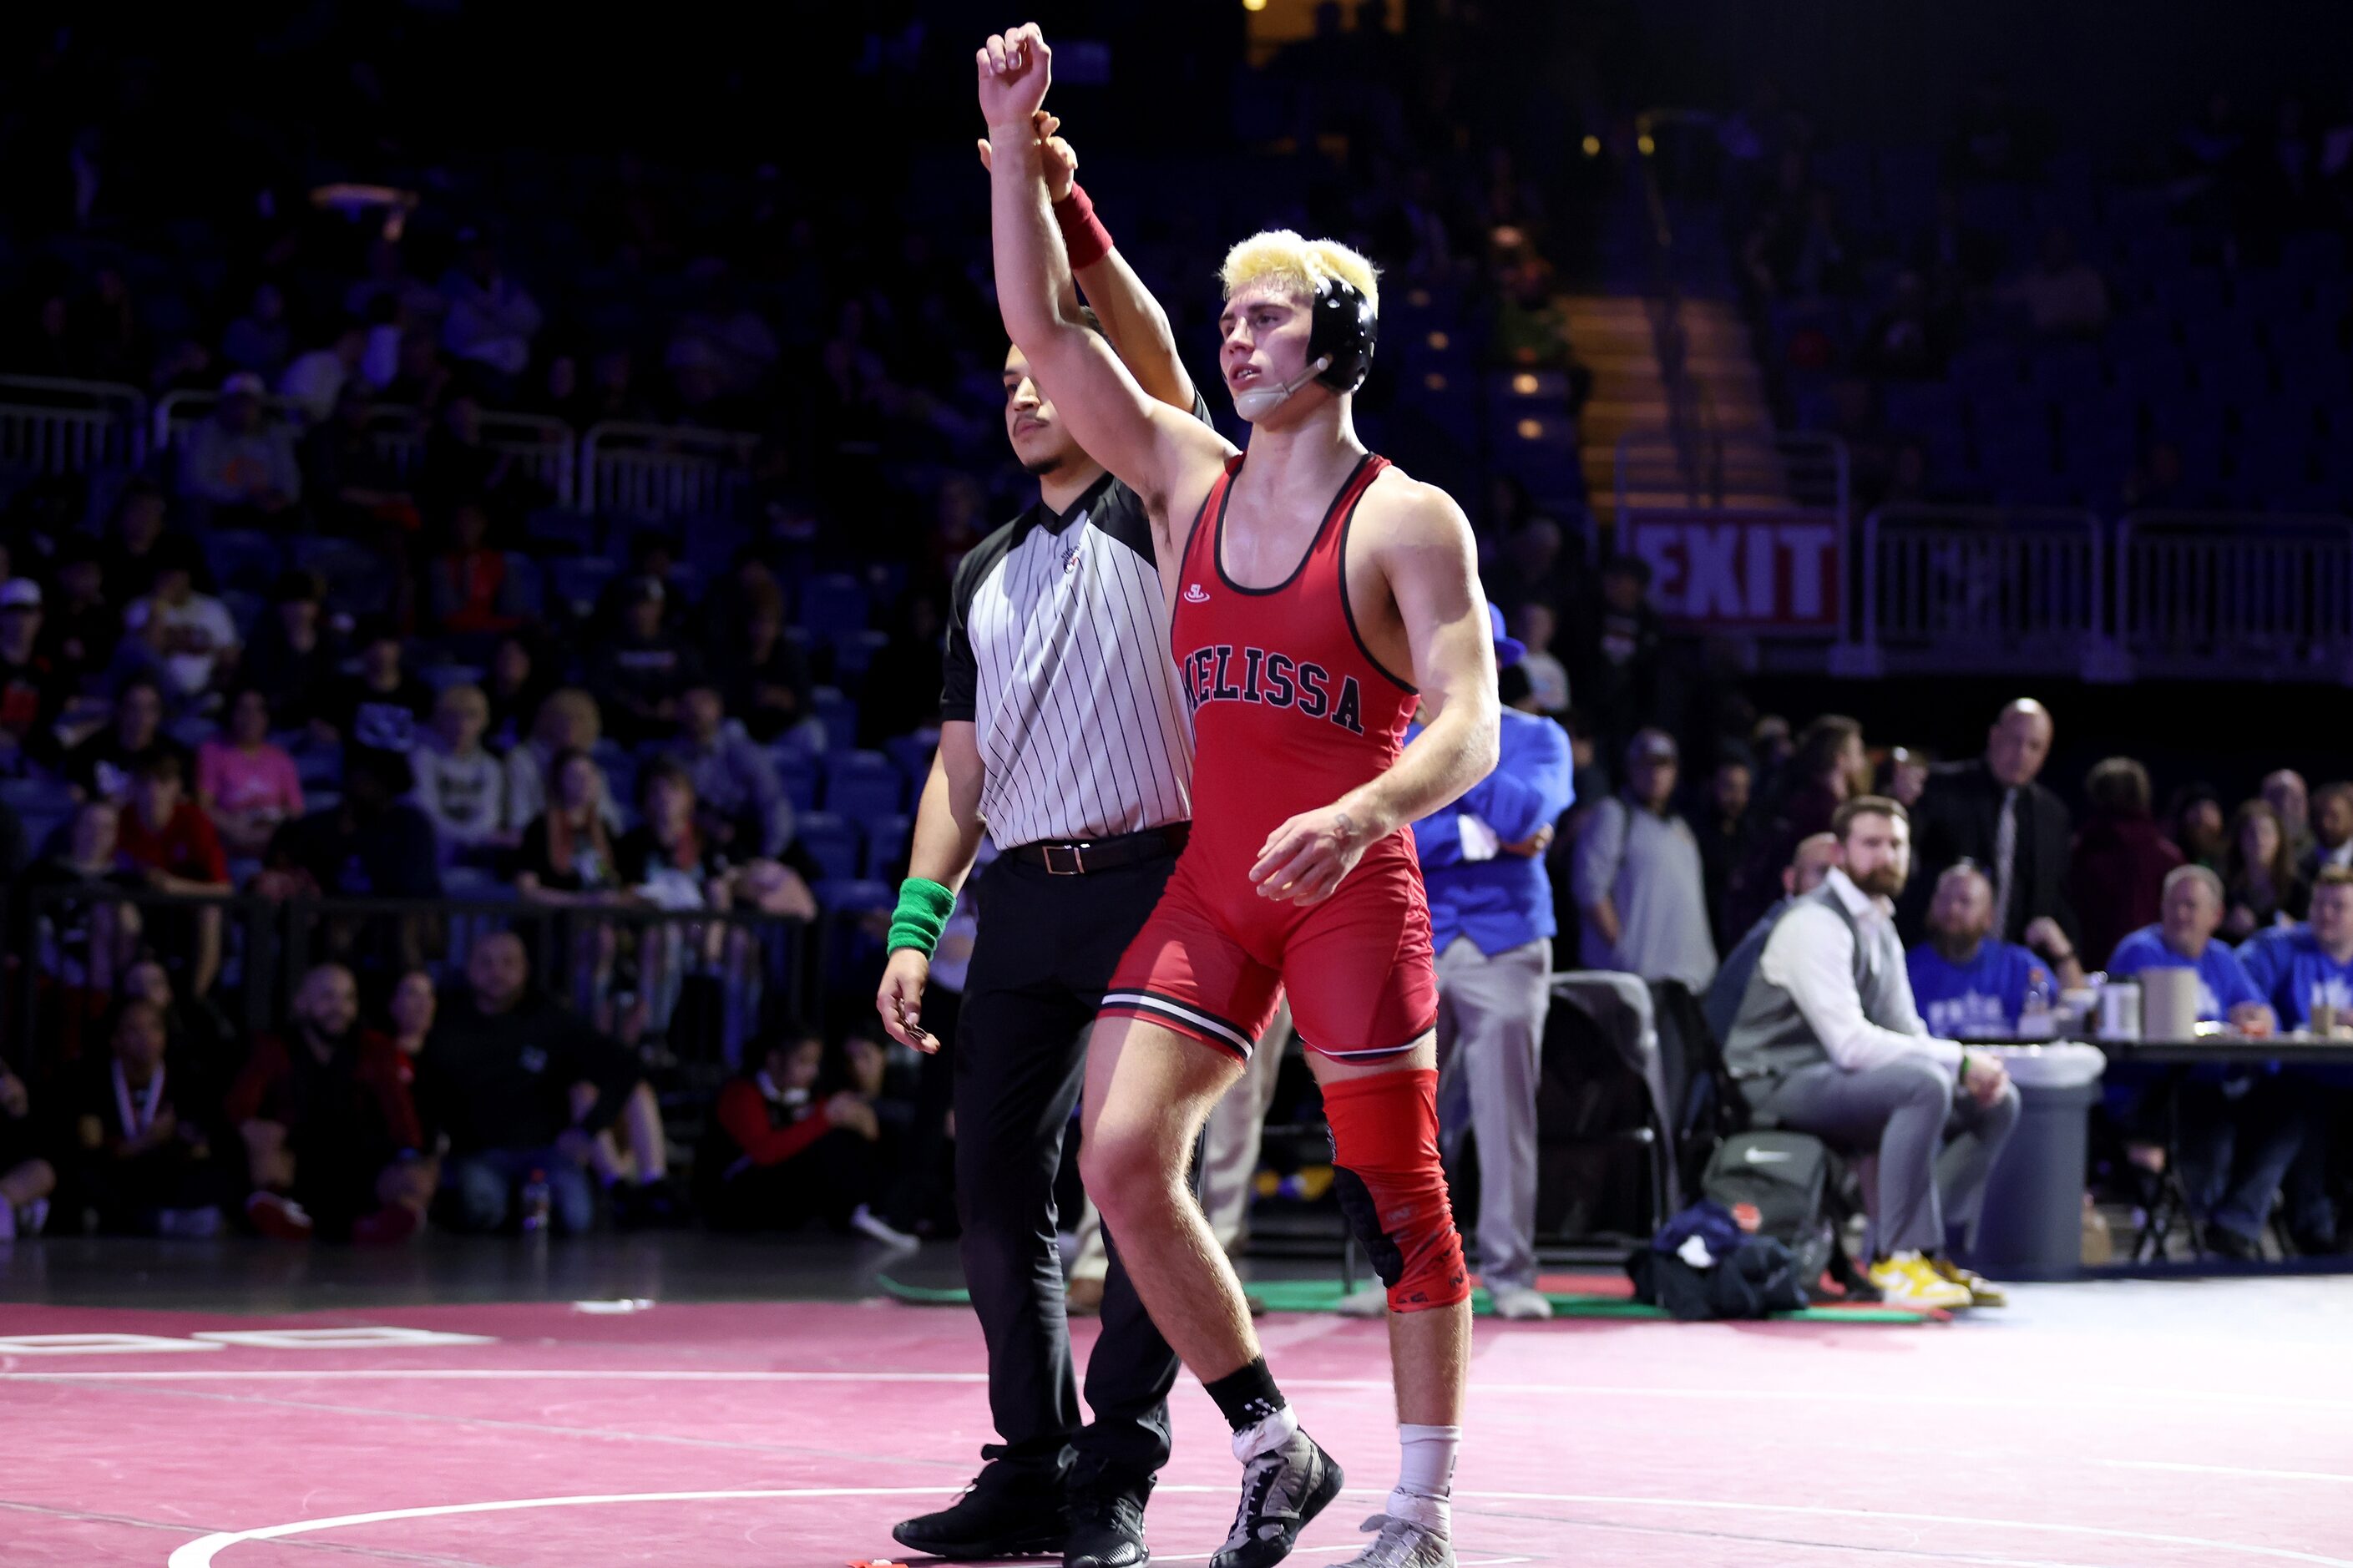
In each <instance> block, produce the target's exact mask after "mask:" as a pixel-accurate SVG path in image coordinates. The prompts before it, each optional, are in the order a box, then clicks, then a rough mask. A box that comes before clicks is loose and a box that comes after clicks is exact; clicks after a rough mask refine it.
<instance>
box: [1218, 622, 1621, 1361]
mask: <svg viewBox="0 0 2353 1568" xmlns="http://www.w3.org/2000/svg"><path fill="white" fill-rule="evenodd" d="M1488 617H1489V620H1490V622H1491V623H1492V624H1491V630H1492V632H1493V640H1494V645H1495V663H1496V665H1497V666H1498V667H1499V668H1510V667H1511V666H1512V665H1514V664H1516V663H1518V662H1519V658H1520V654H1521V647H1520V644H1519V642H1518V641H1517V640H1516V639H1514V638H1512V637H1506V636H1504V613H1503V611H1501V610H1499V609H1497V608H1495V607H1494V606H1493V605H1489V606H1488ZM1500 742H1501V745H1500V749H1501V752H1502V756H1501V758H1500V760H1499V761H1497V763H1495V771H1494V772H1493V773H1489V774H1488V775H1487V776H1486V777H1485V778H1483V779H1482V780H1480V781H1479V783H1478V784H1474V785H1473V786H1472V789H1471V791H1470V793H1469V794H1467V795H1464V796H1463V797H1462V798H1461V800H1458V801H1455V802H1453V803H1452V804H1451V805H1444V806H1441V807H1440V808H1439V809H1438V810H1436V811H1433V812H1431V813H1430V815H1429V816H1425V817H1423V818H1421V820H1419V822H1416V823H1415V824H1414V825H1413V838H1414V847H1415V849H1416V850H1417V851H1418V852H1419V856H1420V858H1421V875H1422V880H1423V882H1424V883H1425V884H1427V886H1428V888H1429V897H1430V945H1431V946H1432V947H1434V948H1436V949H1437V950H1438V1047H1439V1058H1440V1061H1441V1062H1442V1063H1443V1064H1444V1066H1443V1068H1441V1071H1440V1078H1439V1090H1438V1103H1439V1129H1440V1131H1439V1144H1440V1148H1442V1149H1444V1150H1445V1152H1446V1156H1447V1159H1448V1162H1449V1163H1453V1162H1454V1161H1456V1160H1459V1159H1460V1158H1461V1152H1462V1143H1463V1140H1464V1137H1465V1135H1466V1134H1468V1133H1469V1132H1471V1131H1473V1130H1474V1129H1475V1130H1476V1131H1477V1132H1478V1134H1479V1194H1480V1195H1479V1273H1480V1277H1481V1279H1482V1280H1484V1282H1485V1284H1486V1286H1487V1291H1488V1294H1489V1295H1491V1296H1493V1298H1494V1300H1495V1311H1496V1313H1497V1314H1498V1315H1499V1316H1501V1317H1505V1318H1515V1319H1541V1318H1549V1317H1551V1316H1552V1303H1551V1302H1550V1301H1548V1300H1546V1298H1545V1294H1544V1292H1543V1291H1541V1290H1539V1289H1536V1083H1537V1079H1539V1078H1540V1077H1541V1076H1542V1068H1543V1056H1544V1032H1545V1017H1546V1015H1547V1014H1548V1013H1549V1012H1550V1011H1551V1009H1552V938H1553V932H1554V930H1555V927H1554V923H1553V912H1552V881H1551V879H1550V878H1549V877H1547V876H1546V873H1545V851H1546V849H1548V848H1550V847H1551V846H1552V838H1553V824H1554V823H1556V822H1557V821H1558V820H1559V819H1560V815H1561V813H1563V812H1565V811H1567V809H1568V807H1569V803H1570V802H1571V801H1572V800H1573V799H1574V798H1575V792H1574V791H1573V789H1572V788H1571V787H1570V784H1569V763H1568V731H1566V730H1563V729H1562V728H1561V727H1560V726H1559V725H1558V724H1556V723H1555V722H1553V721H1551V720H1550V719H1546V718H1541V717H1539V716H1537V715H1535V714H1533V713H1521V712H1517V711H1515V710H1512V709H1509V708H1506V709H1504V710H1503V730H1502V733H1501V737H1500ZM1253 1070H1255V1068H1253ZM1368 1294H1370V1293H1369V1292H1368ZM1350 1300H1352V1301H1353V1300H1355V1298H1353V1297H1352V1298H1351V1299H1350ZM1372 1300H1373V1301H1374V1302H1376V1303H1377V1302H1378V1301H1379V1300H1380V1298H1379V1297H1378V1296H1377V1295H1373V1296H1372Z"/></svg>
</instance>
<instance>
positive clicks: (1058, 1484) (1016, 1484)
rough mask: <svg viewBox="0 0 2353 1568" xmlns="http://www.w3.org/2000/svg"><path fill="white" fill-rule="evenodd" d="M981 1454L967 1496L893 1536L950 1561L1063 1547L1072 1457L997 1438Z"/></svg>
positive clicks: (906, 1523)
mask: <svg viewBox="0 0 2353 1568" xmlns="http://www.w3.org/2000/svg"><path fill="white" fill-rule="evenodd" d="M980 1457H981V1458H984V1459H986V1460H987V1461H988V1462H987V1464H985V1465H983V1466H982V1467H981V1469H980V1474H978V1475H976V1476H975V1477H973V1478H972V1484H971V1485H970V1486H968V1487H966V1488H965V1491H964V1496H962V1497H960V1498H958V1499H956V1500H955V1501H954V1502H952V1503H950V1504H949V1505H948V1506H947V1507H945V1508H944V1509H942V1510H939V1512H937V1513H926V1514H919V1515H917V1516H916V1517H915V1518H913V1519H910V1520H906V1521H902V1522H901V1523H900V1524H898V1525H896V1526H894V1527H893V1528H892V1531H891V1539H892V1540H893V1541H896V1542H898V1543H899V1544H900V1545H902V1546H905V1547H910V1548H912V1549H913V1550H914V1551H917V1552H930V1553H931V1554H932V1555H933V1556H934V1557H944V1558H947V1559H948V1560H949V1561H951V1562H967V1563H968V1562H985V1561H987V1560H989V1559H992V1558H997V1557H1041V1556H1046V1555H1049V1554H1050V1553H1053V1552H1060V1551H1061V1550H1062V1542H1063V1540H1064V1538H1065V1537H1066V1535H1067V1534H1068V1528H1067V1526H1066V1525H1065V1523H1064V1521H1063V1515H1062V1510H1063V1495H1062V1494H1063V1479H1064V1477H1065V1475H1066V1473H1067V1470H1068V1464H1067V1461H1064V1462H1060V1463H1039V1462H1038V1461H1034V1460H1032V1461H1029V1462H1023V1461H1021V1460H1018V1459H1014V1458H1009V1457H1008V1455H1007V1454H1006V1451H1005V1450H1004V1449H1003V1448H1002V1447H998V1446H997V1445H996V1444H993V1443H992V1444H990V1445H988V1446H987V1447H984V1448H982V1449H981V1451H980ZM1137 1561H1139V1562H1140V1561H1142V1559H1140V1558H1139V1559H1138V1560H1137Z"/></svg>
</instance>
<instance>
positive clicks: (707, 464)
mask: <svg viewBox="0 0 2353 1568" xmlns="http://www.w3.org/2000/svg"><path fill="white" fill-rule="evenodd" d="M757 439H758V438H757V437H753V436H747V435H743V434H740V433H737V432H733V431H726V430H702V429H697V428H694V427H691V426H670V425H633V424H628V423H623V422H618V421H608V422H607V423H605V424H601V425H595V426H590V427H589V429H588V433H587V434H586V435H585V436H583V437H581V438H580V479H579V484H578V487H577V489H576V490H575V494H576V495H577V496H578V498H579V502H580V504H581V505H582V506H583V507H585V508H586V509H587V510H592V511H615V512H624V513H628V514H631V515H634V516H638V517H680V516H691V515H692V514H694V513H697V512H712V511H724V510H727V509H728V508H729V507H730V506H731V505H732V504H733V501H734V499H735V497H736V495H737V493H738V492H739V491H740V490H741V489H743V487H744V482H745V480H746V478H747V465H748V460H749V458H750V457H751V451H752V447H753V446H754V443H755V442H756V440H757Z"/></svg>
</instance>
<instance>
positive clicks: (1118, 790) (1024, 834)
mask: <svg viewBox="0 0 2353 1568" xmlns="http://www.w3.org/2000/svg"><path fill="white" fill-rule="evenodd" d="M947 642H948V646H947V662H946V689H945V690H944V693H943V695H942V697H941V701H940V712H941V717H943V718H944V719H947V720H969V721H971V722H972V724H973V725H974V727H975V733H976V740H977V741H978V742H979V746H980V756H981V761H982V763H984V764H986V766H987V782H986V783H985V784H983V785H982V787H981V795H980V814H981V816H983V817H984V818H985V819H987V824H988V836H989V837H990V838H991V839H992V840H993V841H994V842H995V843H996V845H997V847H998V848H1000V849H1008V848H1011V847H1014V846H1016V845H1020V844H1035V843H1038V842H1039V841H1040V840H1055V839H1071V840H1080V841H1084V840H1089V839H1096V838H1107V837H1113V836H1115V835H1117V834H1122V833H1134V832H1137V831H1139V830H1141V829H1143V828H1146V827H1158V826H1165V825H1166V824H1168V823H1172V822H1184V821H1187V820H1189V819H1190V818H1191V816H1192V814H1193V805H1192V779H1193V730H1192V724H1191V721H1190V720H1189V719H1188V718H1187V715H1186V711H1185V705H1184V702H1183V701H1182V700H1181V699H1180V698H1179V696H1178V693H1177V687H1176V664H1175V662H1174V661H1173V659H1172V658H1171V657H1170V654H1169V651H1168V605H1167V601H1166V598H1165V597H1164V596H1163V595H1162V592H1161V586H1160V573H1159V569H1158V567H1157V566H1155V564H1154V561H1153V549H1152V522H1151V520H1150V519H1149V518H1148V517H1147V516H1145V510H1144V503H1143V501H1142V500H1140V499H1138V497H1137V496H1136V493H1135V492H1134V490H1132V489H1128V488H1127V487H1126V486H1125V485H1124V484H1122V483H1120V482H1119V481H1118V480H1117V479H1112V478H1110V477H1109V476H1105V477H1104V478H1103V479H1102V480H1100V481H1098V482H1097V483H1096V484H1095V485H1094V487H1093V488H1092V489H1089V490H1088V491H1087V492H1086V493H1085V494H1084V495H1082V496H1081V497H1080V498H1079V499H1078V500H1077V501H1076V502H1074V503H1073V504H1072V505H1071V510H1069V511H1068V512H1065V513H1060V514H1057V513H1055V512H1054V511H1052V510H1050V509H1049V508H1048V507H1047V505H1046V503H1045V502H1044V501H1043V500H1040V501H1039V502H1038V503H1037V504H1036V505H1034V506H1032V507H1031V508H1030V509H1029V510H1028V511H1025V512H1023V513H1022V514H1021V515H1020V516H1019V517H1018V518H1016V519H1014V520H1013V521H1011V522H1009V523H1008V524H1006V525H1005V526H1004V527H1003V528H1000V529H998V530H997V531H996V532H994V533H992V534H990V535H989V536H988V537H987V539H984V540H983V541H981V542H980V543H979V545H978V546H977V547H976V548H975V549H974V551H973V552H972V553H971V554H970V555H967V556H965V559H964V562H963V564H961V565H960V566H958V567H957V568H956V575H955V594H954V595H953V598H952V603H951V605H950V609H949V615H948V639H947Z"/></svg>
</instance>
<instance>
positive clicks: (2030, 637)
mask: <svg viewBox="0 0 2353 1568" xmlns="http://www.w3.org/2000/svg"><path fill="white" fill-rule="evenodd" d="M2102 553H2103V552H2102V545H2101V538H2100V520H2099V519H2098V518H2097V517H2094V515H2093V514H2092V513H2090V512H2088V511H2082V510H2067V509H2060V508H2053V509H2050V510H1998V509H1993V508H1982V509H1980V508H1968V507H1905V506H1898V507H1882V508H1880V509H1879V510H1876V511H1873V513H1872V514H1871V515H1870V516H1869V517H1867V518H1865V519H1864V520H1863V524H1862V584H1863V593H1862V647H1864V648H1865V649H1867V650H1869V651H1870V656H1871V657H1872V658H1873V659H1874V660H1876V661H1878V662H1877V666H1876V668H1936V669H1952V668H1963V667H1967V668H1977V669H1986V670H1994V669H2000V670H2005V671H2007V670H2017V671H2019V672H2021V673H2070V674H2072V673H2073V672H2074V671H2075V670H2076V669H2077V668H2079V667H2080V665H2081V662H2082V660H2083V658H2084V653H2085V650H2086V649H2087V647H2090V646H2092V645H2093V643H2094V640H2095V639H2096V638H2098V637H2099V636H2100V633H2101V616H2102V613H2103V609H2104V602H2103V588H2104V578H2103V575H2102V566H2103V561H2102ZM1858 673H1861V671H1858Z"/></svg>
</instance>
